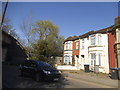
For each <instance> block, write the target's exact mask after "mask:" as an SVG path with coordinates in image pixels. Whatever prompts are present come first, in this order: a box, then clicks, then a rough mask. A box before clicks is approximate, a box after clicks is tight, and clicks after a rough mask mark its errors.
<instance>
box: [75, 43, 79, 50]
mask: <svg viewBox="0 0 120 90" xmlns="http://www.w3.org/2000/svg"><path fill="white" fill-rule="evenodd" d="M78 47H79V46H78V41H77V42H76V49H78Z"/></svg>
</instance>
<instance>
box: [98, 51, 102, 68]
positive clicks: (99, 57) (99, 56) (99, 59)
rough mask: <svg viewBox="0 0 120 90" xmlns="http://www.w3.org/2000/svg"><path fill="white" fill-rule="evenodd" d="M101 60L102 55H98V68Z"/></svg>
mask: <svg viewBox="0 0 120 90" xmlns="http://www.w3.org/2000/svg"><path fill="white" fill-rule="evenodd" d="M101 58H102V54H101V53H98V61H99V66H101V60H102V59H101Z"/></svg>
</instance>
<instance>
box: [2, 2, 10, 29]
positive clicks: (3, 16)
mask: <svg viewBox="0 0 120 90" xmlns="http://www.w3.org/2000/svg"><path fill="white" fill-rule="evenodd" d="M7 7H8V0H7V2H6V5H5V9H4V12H3V15H2V21H1V24H0V30H2V26H3V22H4V18H5V14H6V10H7Z"/></svg>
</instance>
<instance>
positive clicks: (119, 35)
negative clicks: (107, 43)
mask: <svg viewBox="0 0 120 90" xmlns="http://www.w3.org/2000/svg"><path fill="white" fill-rule="evenodd" d="M118 43H120V29H119V30H118Z"/></svg>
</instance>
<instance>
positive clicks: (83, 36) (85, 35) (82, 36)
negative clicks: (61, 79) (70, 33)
mask: <svg viewBox="0 0 120 90" xmlns="http://www.w3.org/2000/svg"><path fill="white" fill-rule="evenodd" d="M94 32H95V31H89V32H87V33H85V34H83V35H80V36H79V38H85V37H88V35H91V34H93V33H94Z"/></svg>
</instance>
